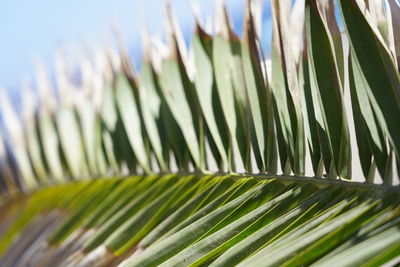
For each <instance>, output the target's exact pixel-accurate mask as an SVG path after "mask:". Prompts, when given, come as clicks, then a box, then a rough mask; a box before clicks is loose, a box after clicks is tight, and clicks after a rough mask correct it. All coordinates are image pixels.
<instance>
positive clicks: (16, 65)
mask: <svg viewBox="0 0 400 267" xmlns="http://www.w3.org/2000/svg"><path fill="white" fill-rule="evenodd" d="M171 2H172V5H173V8H174V11H175V13H176V15H177V17H178V20H179V22H180V24H181V27H182V29H183V32H184V35H185V36H186V38H188V37H189V36H190V35H191V33H192V27H193V17H192V12H191V10H190V8H189V6H188V1H187V0H172V1H171ZM226 2H227V4H228V8H229V10H230V13H231V15H232V17H233V19H234V24H235V29H236V30H237V31H239V32H240V30H241V27H242V25H241V24H242V17H243V6H244V0H227V1H226ZM198 3H199V4H200V6H201V9H202V15H203V17H206V16H210V15H212V14H213V13H214V9H215V8H214V7H215V3H214V0H198ZM264 6H265V10H266V11H267V13H269V12H268V10H269V7H268V4H267V3H265V4H264ZM163 9H164V0H113V1H111V0H96V1H95V0H69V1H66V0H63V1H61V0H58V1H51V0H35V1H32V0H13V1H4V0H3V1H0V36H1V38H0V40H1V42H0V87H4V88H7V89H8V90H9V91H11V92H10V93H13V94H14V93H16V92H18V91H19V87H20V84H21V81H22V80H25V81H28V82H29V81H31V80H32V72H33V65H32V57H33V56H37V57H39V58H40V59H42V60H43V61H44V63H45V64H46V65H47V66H48V67H49V68H50V69H52V64H53V63H52V56H53V53H54V51H55V49H57V48H60V47H61V48H63V47H66V46H67V47H68V46H71V45H72V44H79V45H84V44H93V43H99V44H100V43H101V42H102V40H104V38H105V37H106V36H107V33H108V32H110V28H111V25H112V24H113V22H117V24H118V25H119V27H120V28H121V30H122V32H123V34H124V38H125V40H126V42H127V45H128V49H129V52H130V53H131V54H132V55H133V56H134V57H135V58H136V59H137V58H138V57H139V55H140V42H139V27H140V13H141V12H142V11H143V12H144V14H145V18H146V19H147V23H148V24H149V27H150V30H151V32H152V33H154V34H156V33H159V34H161V33H162V32H163V17H164V16H163ZM266 17H269V15H267V16H266ZM266 23H267V24H269V22H268V20H267V22H266ZM266 26H269V25H266ZM269 27H270V26H269ZM267 35H268V33H267Z"/></svg>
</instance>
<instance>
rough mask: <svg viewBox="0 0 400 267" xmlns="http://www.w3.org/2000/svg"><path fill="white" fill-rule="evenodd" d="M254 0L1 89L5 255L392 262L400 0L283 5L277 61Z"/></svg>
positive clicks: (175, 262)
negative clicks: (139, 59)
mask: <svg viewBox="0 0 400 267" xmlns="http://www.w3.org/2000/svg"><path fill="white" fill-rule="evenodd" d="M336 7H339V8H340V10H341V17H340V18H339V17H338V16H337V15H335V8H336ZM260 8H261V6H260V5H259V3H258V2H257V1H251V0H248V1H246V7H245V11H244V12H245V18H244V25H243V37H242V38H240V37H239V36H238V35H237V34H236V33H235V32H234V31H233V29H232V26H231V22H230V19H229V14H228V11H227V9H226V7H225V6H224V5H223V3H222V2H219V3H218V4H217V10H218V12H217V17H216V32H215V34H213V33H212V32H211V31H209V30H208V29H207V30H206V28H207V27H206V26H204V24H203V23H202V21H201V15H200V14H199V12H198V9H197V8H196V7H194V13H195V17H196V25H195V31H194V37H193V40H192V42H191V46H190V50H189V51H190V52H189V54H187V52H186V47H185V43H184V42H183V40H182V38H181V34H180V30H179V28H178V26H177V23H176V20H175V18H174V16H173V12H172V10H171V6H170V5H167V21H166V25H167V32H168V35H167V37H168V38H167V40H168V44H164V43H163V42H162V41H159V40H158V41H157V40H155V39H152V38H151V37H150V36H149V35H148V33H147V32H146V31H145V30H144V34H143V36H142V38H143V44H144V59H143V63H142V65H141V69H140V71H139V72H137V73H136V71H135V70H134V68H133V64H132V63H131V62H130V59H129V57H128V55H127V52H126V49H125V48H124V46H123V42H122V39H121V38H120V36H119V35H118V38H119V39H118V41H119V51H118V52H116V51H115V50H114V48H113V47H112V46H107V47H106V48H104V50H103V51H99V52H96V56H95V57H94V58H95V60H89V59H84V60H82V62H81V63H82V64H81V65H82V67H81V71H82V77H83V79H82V82H81V83H80V84H79V83H76V81H74V80H73V79H72V78H70V77H72V75H71V74H70V73H68V71H67V68H66V66H65V64H66V62H64V61H63V60H60V58H57V64H56V65H57V75H56V81H57V83H56V86H55V90H54V88H53V87H52V84H51V83H50V82H49V78H48V77H47V74H46V72H45V69H44V67H42V66H41V65H40V64H37V66H38V67H37V75H36V77H37V87H38V88H39V92H40V94H39V97H37V96H36V95H32V92H31V91H27V92H26V93H24V94H25V95H24V97H23V101H22V103H23V113H22V114H23V115H22V116H19V113H18V106H16V105H14V104H12V102H11V101H10V100H9V98H8V96H6V95H4V96H3V95H2V101H1V114H0V115H1V117H2V118H3V121H4V123H1V124H0V129H1V130H0V212H1V213H0V255H1V258H0V265H2V266H53V265H54V266H56V265H62V266H65V265H66V266H70V265H71V266H72V265H78V266H92V265H98V266H115V265H121V266H156V265H163V266H205V265H211V266H227V265H228V266H231V265H240V266H276V265H283V266H297V265H317V266H319V265H328V264H329V265H332V264H334V265H340V266H342V265H344V266H353V265H366V266H374V265H379V264H384V263H388V264H397V263H398V261H399V259H398V251H399V246H400V234H399V233H400V230H399V226H400V220H399V215H400V191H399V187H398V183H399V179H398V172H397V170H396V168H395V165H396V164H397V168H398V166H399V162H400V158H399V153H398V152H399V146H400V143H399V138H398V136H399V132H398V130H399V128H398V127H399V125H400V123H399V122H398V117H399V115H400V105H399V103H400V102H399V99H400V96H399V92H400V87H399V84H400V82H399V81H400V78H399V73H398V63H399V62H398V55H399V53H398V52H399V51H398V49H397V48H396V47H395V44H397V41H398V36H399V28H398V27H397V26H398V21H397V20H398V15H399V14H398V13H399V12H398V5H397V4H396V3H394V2H393V1H390V0H389V1H385V2H383V0H382V1H381V0H377V1H367V2H366V3H364V1H363V0H358V1H345V0H339V1H338V3H336V2H335V1H327V2H324V1H317V0H306V1H300V0H299V1H296V3H295V4H294V5H293V6H292V5H291V1H275V0H274V1H272V15H273V25H272V26H273V37H272V44H271V55H265V53H264V51H263V48H262V47H263V46H262V41H261V40H262V37H261V36H260V32H261V31H260V25H259V23H258V19H259V18H260V17H259V14H260V12H259V11H260ZM339 20H341V21H343V22H344V25H345V29H346V32H345V33H341V32H340V27H339V25H341V23H339ZM347 44H349V46H348V45H347ZM348 47H350V51H349V50H348V49H347V48H348ZM269 58H270V59H269ZM30 99H33V101H31V100H30ZM347 111H351V113H350V114H352V115H349V114H348V113H347ZM352 124H353V125H354V127H353V125H352ZM279 165H280V168H279ZM357 169H359V170H361V171H360V172H354V171H353V170H357ZM376 169H377V170H378V172H376ZM379 177H380V178H382V184H379V183H378V181H379ZM343 178H344V179H346V180H342V179H343ZM354 178H355V179H354ZM350 179H353V180H356V181H350Z"/></svg>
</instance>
